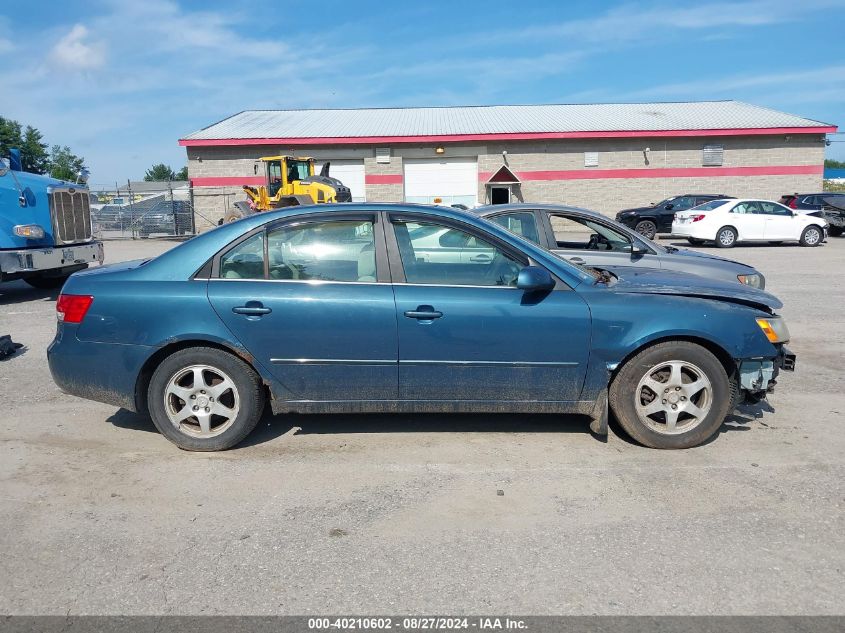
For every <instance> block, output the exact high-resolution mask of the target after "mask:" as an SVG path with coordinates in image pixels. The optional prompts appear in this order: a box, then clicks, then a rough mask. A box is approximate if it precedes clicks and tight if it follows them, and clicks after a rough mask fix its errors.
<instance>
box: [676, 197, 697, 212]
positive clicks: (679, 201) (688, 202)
mask: <svg viewBox="0 0 845 633" xmlns="http://www.w3.org/2000/svg"><path fill="white" fill-rule="evenodd" d="M671 203H672V205H673V206H672V210H673V211H683V210H684V209H689V208H690V207H692V206H693V205H694V204H695V198H693V197H692V196H681V197H679V198H675V199H674V200H672V201H671Z"/></svg>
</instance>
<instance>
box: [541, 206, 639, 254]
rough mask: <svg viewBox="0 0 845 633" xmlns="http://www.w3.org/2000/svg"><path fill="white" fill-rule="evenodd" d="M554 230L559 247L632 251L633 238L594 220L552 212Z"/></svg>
mask: <svg viewBox="0 0 845 633" xmlns="http://www.w3.org/2000/svg"><path fill="white" fill-rule="evenodd" d="M549 220H550V221H551V223H552V231H553V232H554V234H555V242H556V243H557V247H558V248H569V249H575V250H596V251H630V250H631V240H629V239H628V237H627V236H626V235H625V234H623V233H620V232H619V231H617V230H615V229H613V228H611V227H609V226H607V225H606V224H602V223H600V222H595V221H593V220H588V219H586V218H579V217H577V216H567V215H558V214H551V215H550V216H549Z"/></svg>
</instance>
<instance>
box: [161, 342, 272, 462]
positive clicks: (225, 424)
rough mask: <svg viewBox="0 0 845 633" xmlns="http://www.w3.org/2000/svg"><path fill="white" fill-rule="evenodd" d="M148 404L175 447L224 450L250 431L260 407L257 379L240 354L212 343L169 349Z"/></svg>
mask: <svg viewBox="0 0 845 633" xmlns="http://www.w3.org/2000/svg"><path fill="white" fill-rule="evenodd" d="M147 407H148V409H149V412H150V416H151V417H152V419H153V423H154V424H155V425H156V428H157V429H158V430H159V431H160V432H161V434H162V435H164V436H165V437H166V438H167V439H168V440H170V441H171V442H173V443H174V444H176V446H178V447H179V448H182V449H185V450H188V451H222V450H225V449H227V448H231V447H232V446H235V445H236V444H239V443H240V442H241V441H242V440H243V439H244V438H245V437H246V436H247V435H249V434H250V433H251V432H252V430H253V429H254V428H255V426H256V425H257V424H258V420H259V419H260V418H261V412H262V411H263V409H264V393H263V390H262V387H261V380H260V378H259V377H258V375H257V374H256V373H255V371H254V370H253V369H252V367H250V366H249V365H247V364H246V363H245V362H244V361H242V360H241V359H239V358H237V357H235V356H233V355H231V354H229V353H227V352H224V351H221V350H219V349H215V348H211V347H191V348H188V349H183V350H181V351H178V352H175V353H174V354H171V355H170V356H168V357H167V358H165V359H164V360H163V361H162V362H161V364H160V365H159V366H158V367H157V368H156V370H155V372H153V376H152V378H151V380H150V386H149V389H148V390H147Z"/></svg>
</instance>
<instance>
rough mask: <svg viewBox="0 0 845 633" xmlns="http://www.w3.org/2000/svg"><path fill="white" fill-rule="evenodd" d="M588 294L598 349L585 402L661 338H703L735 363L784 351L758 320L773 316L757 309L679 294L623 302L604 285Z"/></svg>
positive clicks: (628, 298)
mask: <svg viewBox="0 0 845 633" xmlns="http://www.w3.org/2000/svg"><path fill="white" fill-rule="evenodd" d="M584 294H585V295H587V296H585V299H586V300H587V302H588V303H589V304H590V310H591V312H592V316H593V348H592V353H591V355H590V365H589V367H588V374H587V381H586V382H585V385H584V393H583V394H582V400H587V399H593V398H595V397H597V394H598V393H599V391H600V389H602V388H605V387H606V384H607V381H608V380H609V378H610V376H611V375H612V372H613V371H615V370H616V368H617V367H618V366H619V364H620V363H621V362H622V361H624V360H625V359H626V358H628V357H630V356H631V355H632V354H634V353H635V352H637V351H638V350H640V349H642V348H643V347H647V346H648V345H651V344H653V343H656V342H657V341H661V340H667V339H686V340H699V341H702V342H705V343H709V346H710V347H715V348H718V349H719V350H721V351H723V352H724V355H725V356H727V357H729V358H731V359H733V360H735V361H736V360H739V359H744V358H775V357H776V356H777V354H778V350H777V348H776V347H775V346H774V345H772V344H771V343H770V342H769V340H768V339H767V338H766V336H765V335H764V334H763V332H762V330H761V329H760V327H759V326H758V325H757V323H756V321H755V318H756V317H765V316H770V315H767V314H766V313H764V312H762V311H759V310H756V309H754V308H750V307H747V306H743V305H739V304H735V303H730V302H726V301H720V300H716V299H700V298H694V297H684V296H676V295H635V294H628V295H625V297H624V301H620V297H619V296H614V294H613V293H612V292H607V291H602V290H600V289H596V290H595V291H591V292H589V293H584Z"/></svg>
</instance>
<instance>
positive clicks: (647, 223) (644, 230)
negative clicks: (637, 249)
mask: <svg viewBox="0 0 845 633" xmlns="http://www.w3.org/2000/svg"><path fill="white" fill-rule="evenodd" d="M634 230H635V231H636V232H637V233H639V234H640V235H642V236H644V237H647V238H648V239H650V240H653V239H654V236H655V235H657V225H656V224H655V223H654V222H652V221H651V220H640V221H639V222H637V224H636V226H635V227H634Z"/></svg>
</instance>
